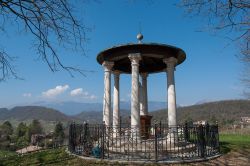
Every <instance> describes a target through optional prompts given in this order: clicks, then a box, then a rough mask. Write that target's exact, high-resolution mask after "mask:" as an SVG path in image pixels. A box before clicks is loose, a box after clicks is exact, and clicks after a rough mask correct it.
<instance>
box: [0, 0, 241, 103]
mask: <svg viewBox="0 0 250 166" xmlns="http://www.w3.org/2000/svg"><path fill="white" fill-rule="evenodd" d="M175 2H176V1H164V0H159V1H152V2H151V1H143V0H138V1H117V0H110V1H105V2H104V1H103V2H100V3H93V2H89V3H86V4H84V5H82V6H79V8H78V11H79V14H78V16H79V17H82V18H83V19H84V21H85V24H86V25H87V26H88V27H91V29H92V30H91V32H88V33H87V36H88V38H89V39H90V41H89V42H88V43H86V45H85V47H86V55H87V56H86V57H83V56H76V55H75V53H73V52H67V53H66V52H65V53H62V58H63V62H64V63H65V64H66V65H75V66H77V67H80V68H82V69H86V70H93V71H94V72H92V73H86V77H83V76H81V75H79V74H75V77H74V78H72V77H71V76H70V75H69V74H68V73H67V72H66V71H60V72H56V73H52V72H50V70H49V68H48V66H46V64H45V63H43V62H42V61H39V58H38V56H37V55H36V52H35V49H34V48H33V47H32V46H31V43H32V41H33V38H32V36H30V35H28V34H26V33H25V32H23V33H21V34H20V33H18V32H17V30H12V27H15V26H12V25H7V27H8V29H9V30H8V31H7V32H8V34H5V35H1V36H0V41H1V44H0V47H1V48H4V50H5V51H7V52H8V53H9V54H10V55H12V56H17V57H19V58H18V59H17V60H16V62H14V65H15V68H16V69H17V71H18V74H19V75H20V76H22V77H23V78H24V80H15V79H9V80H7V81H5V82H0V91H1V95H0V107H6V106H10V105H18V104H20V103H33V102H37V101H79V102H102V97H103V69H102V66H100V65H99V64H98V63H97V62H96V55H97V54H98V53H99V52H100V51H102V50H103V49H106V48H109V47H112V46H114V45H119V44H125V43H133V42H134V43H136V42H137V40H136V35H137V33H138V31H139V25H140V24H141V29H142V33H143V35H144V40H143V42H144V43H150V42H156V43H164V44H169V45H174V46H177V47H180V48H182V49H183V50H184V51H185V52H186V54H187V59H186V61H185V62H184V63H183V64H181V65H180V66H177V68H176V72H175V79H176V91H177V103H178V104H181V105H190V104H194V103H196V102H198V101H201V100H224V99H238V98H243V96H242V91H243V88H244V87H243V85H242V84H241V82H240V74H241V72H242V65H241V64H240V62H239V60H238V59H237V58H236V57H235V54H236V53H237V50H236V48H235V46H234V45H233V44H231V45H228V43H229V41H228V40H226V39H225V38H223V37H219V36H213V35H211V34H210V33H209V32H197V30H200V29H202V27H204V26H205V19H204V18H198V17H197V18H190V17H185V15H184V10H183V9H181V8H178V7H176V6H175V5H174V4H175ZM130 85H131V79H130V76H129V75H121V78H120V88H121V100H123V101H128V100H130ZM166 95H167V89H166V73H159V74H152V75H150V76H149V77H148V97H149V100H150V101H166V98H167V97H166Z"/></svg>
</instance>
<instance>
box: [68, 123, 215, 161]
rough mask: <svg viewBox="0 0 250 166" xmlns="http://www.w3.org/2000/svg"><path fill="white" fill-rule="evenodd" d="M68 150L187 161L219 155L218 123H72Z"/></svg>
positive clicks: (124, 157) (130, 158)
mask: <svg viewBox="0 0 250 166" xmlns="http://www.w3.org/2000/svg"><path fill="white" fill-rule="evenodd" d="M68 149H69V151H70V152H71V153H75V154H78V155H82V156H88V157H95V158H102V159H110V160H128V161H155V162H158V161H174V160H178V161H184V160H194V159H206V158H207V157H211V156H215V155H218V154H219V133H218V125H192V126H189V125H187V124H185V125H179V126H167V125H166V124H162V123H159V124H154V125H152V126H146V127H145V128H144V129H141V128H140V129H138V128H136V127H131V126H129V125H127V124H122V125H119V126H117V127H107V126H105V125H103V124H101V125H91V124H87V123H85V124H76V123H72V124H70V127H69V144H68Z"/></svg>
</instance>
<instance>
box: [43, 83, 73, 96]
mask: <svg viewBox="0 0 250 166" xmlns="http://www.w3.org/2000/svg"><path fill="white" fill-rule="evenodd" d="M67 89H69V85H63V86H62V85H58V86H56V87H55V88H53V89H49V90H47V91H45V92H42V96H43V97H48V98H52V97H56V96H58V95H60V94H62V93H63V92H65V91H66V90H67Z"/></svg>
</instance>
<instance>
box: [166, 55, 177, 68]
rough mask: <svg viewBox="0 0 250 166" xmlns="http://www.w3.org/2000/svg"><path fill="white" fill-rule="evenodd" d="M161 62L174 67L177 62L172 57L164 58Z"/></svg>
mask: <svg viewBox="0 0 250 166" xmlns="http://www.w3.org/2000/svg"><path fill="white" fill-rule="evenodd" d="M163 62H164V63H165V64H166V65H167V68H174V67H175V66H176V64H177V59H176V58H174V57H170V58H165V59H163Z"/></svg>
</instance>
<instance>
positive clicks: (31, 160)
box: [0, 134, 250, 166]
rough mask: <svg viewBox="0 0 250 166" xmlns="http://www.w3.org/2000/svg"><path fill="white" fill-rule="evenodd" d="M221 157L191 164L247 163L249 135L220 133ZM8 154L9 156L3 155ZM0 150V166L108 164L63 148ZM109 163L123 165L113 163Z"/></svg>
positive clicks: (249, 156)
mask: <svg viewBox="0 0 250 166" xmlns="http://www.w3.org/2000/svg"><path fill="white" fill-rule="evenodd" d="M220 141H221V151H222V153H223V154H224V155H223V156H222V157H220V158H217V159H215V160H211V161H208V162H201V163H192V164H191V165H207V164H209V165H210V164H211V165H227V164H229V165H230V164H233V165H234V164H236V165H247V164H248V163H249V161H248V160H249V159H250V135H235V134H222V135H220ZM5 155H8V156H9V157H7V158H6V157H4V156H5ZM13 155H14V154H13V153H8V152H6V151H0V166H5V165H8V166H15V165H53V166H54V165H58V166H59V165H64V166H66V165H74V166H80V165H109V164H108V163H106V162H94V161H87V160H82V159H79V158H77V157H73V156H70V155H68V154H67V153H66V152H65V149H64V148H62V149H51V150H45V151H42V152H36V153H32V154H27V155H23V156H17V155H14V156H13ZM110 165H123V164H118V163H115V164H114V163H113V164H110Z"/></svg>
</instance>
